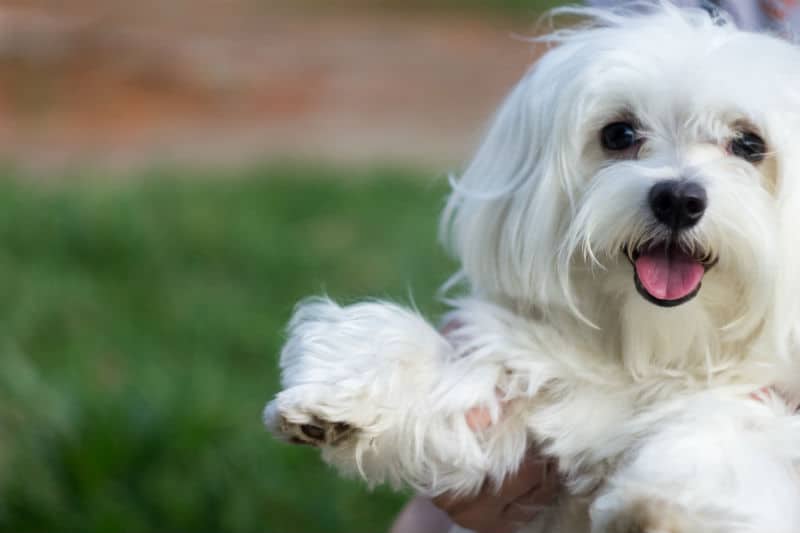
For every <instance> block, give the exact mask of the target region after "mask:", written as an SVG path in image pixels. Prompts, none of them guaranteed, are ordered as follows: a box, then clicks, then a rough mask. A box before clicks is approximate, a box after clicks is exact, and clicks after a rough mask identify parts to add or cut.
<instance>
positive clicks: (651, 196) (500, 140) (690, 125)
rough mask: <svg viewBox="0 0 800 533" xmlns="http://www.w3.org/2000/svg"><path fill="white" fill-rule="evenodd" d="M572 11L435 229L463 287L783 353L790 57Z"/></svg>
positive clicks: (787, 333) (736, 41)
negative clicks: (578, 22) (698, 322)
mask: <svg viewBox="0 0 800 533" xmlns="http://www.w3.org/2000/svg"><path fill="white" fill-rule="evenodd" d="M571 11H572V12H573V13H577V14H578V15H582V16H586V17H588V18H589V19H590V23H589V25H587V26H585V27H583V28H580V29H575V30H568V31H562V32H556V33H554V34H553V35H551V36H549V37H547V38H545V39H546V40H547V41H550V42H552V43H553V44H555V45H556V46H554V47H553V48H552V49H551V50H549V51H548V52H546V53H545V54H544V55H543V56H542V58H541V59H540V60H539V61H538V62H537V64H536V65H535V66H534V67H533V69H532V70H531V71H530V72H529V73H528V74H527V75H526V76H525V77H524V79H523V80H522V81H521V82H520V83H519V84H518V85H517V87H516V88H515V89H514V90H513V91H512V93H511V95H510V96H509V97H508V98H507V100H506V102H505V103H504V104H503V105H502V107H501V108H500V110H499V112H498V113H497V116H496V117H495V120H494V123H493V125H492V127H491V128H490V130H489V132H488V134H487V136H486V138H485V140H484V142H483V144H482V146H481V147H480V149H479V151H478V153H477V155H476V156H475V158H474V160H473V161H472V163H471V164H470V166H469V167H468V168H467V170H466V171H465V173H464V174H463V175H462V177H461V179H460V180H458V181H457V182H455V183H454V190H453V193H452V196H451V198H450V201H449V203H448V207H447V210H446V212H445V218H444V228H445V229H446V230H447V232H448V233H447V235H448V239H449V240H450V243H451V244H452V246H453V248H454V250H455V252H456V253H457V255H458V256H459V258H460V259H461V261H462V264H463V270H464V273H465V275H466V277H467V278H468V280H469V281H470V283H471V284H472V285H473V286H474V287H475V288H476V289H477V290H478V291H480V292H482V293H485V294H489V295H492V296H496V297H498V298H503V299H506V300H512V301H514V302H515V303H516V304H517V305H523V306H524V305H532V306H536V307H553V306H555V307H559V308H562V309H568V310H570V312H571V313H573V314H574V315H575V316H578V317H580V318H582V319H583V320H584V321H585V322H589V323H600V322H601V321H602V317H601V316H600V315H602V314H603V313H604V312H605V313H607V312H608V311H609V310H610V308H609V306H617V305H621V306H625V305H627V306H629V307H630V306H631V305H633V306H635V307H637V308H638V309H643V308H644V307H643V306H646V308H647V311H646V312H647V313H651V312H652V311H651V310H652V309H656V310H658V311H656V313H667V314H669V315H667V314H664V315H658V316H664V317H667V316H671V317H674V316H676V315H680V314H681V313H683V314H687V316H699V315H698V314H697V313H704V316H711V317H713V320H711V322H713V324H714V325H715V326H718V327H720V328H727V330H726V331H728V334H729V335H731V336H733V337H739V338H744V337H748V336H750V337H752V336H753V335H754V334H755V333H756V332H760V333H763V332H765V330H766V329H769V330H770V332H771V333H774V334H775V335H777V336H778V337H780V338H781V342H782V343H784V344H785V341H786V340H788V339H789V338H790V337H791V336H792V328H793V327H794V324H795V323H796V319H797V317H798V316H800V315H799V314H798V312H797V311H798V306H797V305H796V303H795V301H796V300H800V250H798V249H797V245H798V244H800V223H798V222H797V221H796V220H797V218H798V216H800V191H798V187H800V50H798V48H796V47H795V46H794V45H792V44H790V43H789V42H787V41H784V40H781V39H779V38H777V37H771V36H766V35H759V34H754V33H748V32H744V31H740V30H738V29H736V28H735V27H734V26H733V25H732V24H731V23H730V22H727V21H726V20H724V19H721V18H719V16H718V15H714V14H709V13H707V12H706V11H704V10H699V9H697V10H681V9H678V8H675V7H672V6H670V5H667V4H663V5H659V6H656V7H655V8H652V9H651V10H650V11H648V12H645V13H641V12H635V13H634V12H620V11H616V12H614V11H612V12H609V11H599V10H594V9H575V10H571ZM611 309H612V310H616V309H618V307H611ZM690 311H691V313H694V314H693V315H688V313H690ZM773 337H774V336H773Z"/></svg>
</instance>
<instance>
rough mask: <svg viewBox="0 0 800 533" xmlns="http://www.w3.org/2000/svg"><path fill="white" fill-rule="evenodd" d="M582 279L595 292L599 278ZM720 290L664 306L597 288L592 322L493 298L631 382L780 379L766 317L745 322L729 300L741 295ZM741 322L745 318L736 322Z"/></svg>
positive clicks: (589, 306) (587, 306)
mask: <svg viewBox="0 0 800 533" xmlns="http://www.w3.org/2000/svg"><path fill="white" fill-rule="evenodd" d="M578 283H581V284H585V287H584V289H583V290H586V291H596V290H597V289H596V286H597V284H598V281H597V280H596V279H594V280H588V279H587V280H583V281H582V282H581V281H579V282H578ZM590 285H591V286H590ZM578 287H580V285H579V286H578ZM576 288H577V287H576ZM719 292H721V291H715V290H714V289H713V285H712V288H709V289H708V294H701V295H699V296H698V297H697V298H696V299H695V300H693V301H690V302H687V303H685V304H683V305H681V306H679V307H677V308H663V307H658V306H656V305H654V304H652V303H650V302H648V301H646V300H645V299H644V298H642V297H641V296H640V295H639V294H638V293H636V292H635V291H625V292H622V293H619V292H616V293H605V294H603V295H602V296H598V295H597V294H596V292H595V293H594V294H593V297H592V298H588V299H585V300H583V301H579V302H578V304H579V305H580V307H581V310H582V311H584V312H585V314H586V316H587V317H590V319H591V320H592V321H593V323H594V324H593V325H594V327H593V325H590V324H587V323H586V322H584V321H583V320H581V318H580V317H576V316H575V314H574V313H573V312H572V311H571V310H569V309H566V308H563V307H559V306H540V305H534V306H531V305H530V304H528V303H523V302H519V301H515V300H514V299H512V298H509V297H507V296H503V297H495V298H492V299H493V300H494V301H495V302H496V303H499V304H501V305H502V306H503V307H506V308H507V309H509V310H511V311H512V312H514V313H515V314H519V315H522V316H526V317H527V318H528V319H529V320H531V321H532V322H535V323H537V324H544V325H547V326H548V327H553V328H555V329H556V330H559V331H561V332H562V335H564V336H565V338H570V339H571V342H574V343H576V344H579V345H583V346H584V347H585V350H584V353H587V354H591V356H592V357H593V358H595V360H594V361H593V362H594V363H597V362H600V361H602V362H604V363H605V364H608V365H613V366H617V367H620V366H621V367H622V368H623V369H624V374H625V375H627V376H628V377H629V379H630V380H631V382H632V383H648V382H655V381H658V382H662V383H663V382H664V381H665V380H668V381H672V382H675V383H682V384H683V385H685V386H688V387H705V386H708V385H712V384H714V385H727V384H748V385H749V384H753V385H754V386H755V385H759V384H761V385H768V384H771V383H773V382H775V381H776V380H777V379H778V378H779V377H780V372H781V371H780V368H781V367H782V366H783V365H781V364H780V361H779V360H778V359H777V358H776V357H775V350H774V348H773V347H772V346H770V342H769V340H768V338H767V337H768V336H767V335H765V334H764V330H765V326H764V320H763V314H762V316H761V320H755V321H753V322H752V323H746V324H745V323H744V322H743V321H742V320H741V319H740V316H739V310H740V309H741V307H742V305H744V304H743V303H741V302H737V301H735V300H734V299H732V297H731V295H737V294H738V295H739V297H741V296H740V295H741V293H740V292H737V291H727V298H728V300H726V296H724V295H723V296H722V297H721V296H720V294H719ZM578 293H579V294H580V293H581V292H580V288H579V290H578ZM587 294H588V292H587ZM737 319H740V320H739V322H742V323H741V324H740V325H734V326H731V324H737V322H736V321H737Z"/></svg>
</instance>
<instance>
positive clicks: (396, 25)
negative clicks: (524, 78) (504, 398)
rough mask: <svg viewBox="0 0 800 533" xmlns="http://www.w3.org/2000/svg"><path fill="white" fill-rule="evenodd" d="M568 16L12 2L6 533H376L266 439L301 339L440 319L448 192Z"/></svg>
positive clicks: (3, 330) (489, 10)
mask: <svg viewBox="0 0 800 533" xmlns="http://www.w3.org/2000/svg"><path fill="white" fill-rule="evenodd" d="M556 3H558V2H554V1H541V0H483V1H482V0H414V1H408V0H362V1H358V0H337V1H335V2H333V1H332V0H285V1H283V2H281V1H273V0H138V1H136V2H129V1H123V0H69V2H65V1H63V0H16V1H15V0H0V175H2V178H0V221H1V222H0V530H2V531H14V532H26V531H37V532H38V531H86V532H94V531H119V532H122V533H124V532H133V531H136V532H139V531H156V530H158V531H214V532H218V533H224V532H229V531H231V532H232V531H243V532H259V531H261V532H263V531H266V532H276V533H277V532H285V533H292V532H342V533H344V532H348V533H359V532H373V531H383V530H385V529H386V528H387V527H388V525H389V524H390V522H391V520H392V518H393V516H394V514H395V513H396V512H397V511H398V509H399V508H400V507H401V506H402V504H403V502H404V501H405V500H406V499H407V497H408V496H409V495H408V494H393V493H391V492H389V491H388V490H377V491H374V492H368V491H366V490H365V489H364V488H363V487H362V485H361V484H360V483H358V482H352V481H350V482H349V481H344V480H341V479H340V478H339V477H338V476H337V475H336V474H335V473H334V472H333V471H332V470H330V469H329V468H327V467H325V466H324V465H323V464H322V463H321V461H320V459H319V457H318V454H317V453H316V452H315V451H314V450H310V449H306V448H302V447H289V446H285V445H282V444H279V443H277V442H275V441H274V440H273V439H271V438H270V437H269V436H268V435H267V434H266V432H265V431H264V430H263V428H262V425H261V422H260V415H261V410H262V408H263V406H264V404H265V403H266V401H267V400H268V399H270V398H271V397H272V396H273V395H274V394H275V392H276V391H277V389H278V373H277V354H278V350H279V347H280V345H281V342H282V339H283V327H284V325H285V323H286V321H287V320H288V318H289V316H290V313H291V310H292V307H293V305H294V303H295V302H296V301H297V300H298V299H300V298H302V297H304V296H307V295H311V294H319V293H321V292H327V293H328V294H330V295H331V296H333V297H335V298H337V299H339V300H341V301H344V302H348V301H354V300H356V299H358V298H362V297H365V296H378V297H388V298H392V299H395V300H398V301H401V302H409V301H411V300H412V299H413V300H414V301H415V302H416V304H417V305H418V306H419V307H420V308H421V309H422V310H423V311H424V312H425V313H426V314H428V315H429V316H431V317H432V318H433V319H435V317H436V316H437V314H438V313H439V312H441V306H440V304H439V303H437V301H436V297H435V293H436V289H437V288H438V287H439V285H441V284H442V283H443V282H444V281H445V279H446V278H447V276H448V275H449V274H450V273H452V271H453V270H454V268H455V266H454V264H453V263H452V262H451V261H450V260H449V259H448V258H447V257H446V256H445V255H444V253H443V252H442V251H441V250H440V247H439V245H438V244H437V242H436V222H437V216H438V212H439V210H440V208H441V207H442V205H443V199H444V196H445V194H446V191H447V186H446V179H445V177H446V175H447V173H448V172H451V171H457V170H458V169H459V168H460V166H461V164H463V162H464V161H465V159H466V158H467V157H468V156H469V154H470V152H471V151H472V150H473V149H474V147H475V145H476V142H477V140H478V139H479V137H480V133H481V131H482V128H483V126H484V124H485V123H486V121H487V119H488V118H489V116H490V115H491V113H492V111H493V110H494V109H495V108H496V106H497V105H498V103H499V102H500V101H501V99H502V97H503V95H504V94H505V93H506V92H507V91H508V90H509V88H510V87H511V85H512V84H513V83H514V82H515V81H516V80H517V79H518V78H519V77H520V76H521V75H522V73H523V72H524V70H525V68H526V67H527V65H528V64H529V63H530V62H531V61H532V60H533V58H534V57H535V55H536V53H537V51H536V49H535V47H534V46H533V45H532V44H531V43H529V42H526V41H525V40H524V39H523V38H522V36H529V35H532V32H533V31H534V30H533V28H534V23H535V22H536V19H537V17H538V16H539V14H540V13H541V12H542V11H543V10H544V9H546V8H548V7H552V6H553V5H554V4H556Z"/></svg>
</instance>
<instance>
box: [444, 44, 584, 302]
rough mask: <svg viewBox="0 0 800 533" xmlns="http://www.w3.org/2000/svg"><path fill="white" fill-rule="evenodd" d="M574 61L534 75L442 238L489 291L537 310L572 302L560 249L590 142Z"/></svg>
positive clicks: (499, 123)
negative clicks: (564, 286) (578, 113)
mask: <svg viewBox="0 0 800 533" xmlns="http://www.w3.org/2000/svg"><path fill="white" fill-rule="evenodd" d="M572 55H573V54H572V51H571V50H569V47H559V48H556V49H554V50H552V51H550V52H548V53H547V54H546V55H545V56H544V57H543V58H542V60H540V61H539V63H538V64H536V65H535V67H534V68H533V69H532V70H531V71H530V72H528V74H527V75H526V76H525V77H524V78H523V79H522V81H520V82H519V84H518V85H517V86H516V87H515V88H514V89H513V91H512V92H511V94H510V95H509V96H508V97H507V98H506V100H505V102H504V103H503V104H502V106H501V107H500V109H499V110H498V112H497V114H496V115H495V117H494V119H493V122H492V124H491V126H490V128H489V131H488V133H487V134H486V136H485V138H484V139H483V142H482V144H481V145H480V147H479V149H478V151H477V153H476V155H475V157H474V158H473V160H472V162H471V163H470V164H469V166H468V167H467V169H466V171H465V172H464V173H463V174H462V175H461V176H460V178H459V179H456V180H453V183H452V186H453V190H452V193H451V195H450V198H449V200H448V203H447V207H446V209H445V212H444V215H443V218H442V226H441V232H442V238H443V240H444V242H445V244H446V245H447V246H448V247H449V249H450V250H451V251H452V252H453V253H454V255H456V256H457V257H458V258H459V259H460V260H461V263H462V268H463V274H464V275H465V277H466V278H467V280H468V282H469V283H470V284H471V285H472V286H473V287H474V288H476V289H478V290H480V291H481V292H484V293H488V294H490V295H500V296H502V297H506V298H508V297H510V298H511V299H513V300H514V301H517V302H519V303H526V304H529V305H543V304H550V303H554V302H561V301H563V294H562V290H561V284H560V283H559V280H558V270H559V268H558V265H557V261H558V251H559V245H560V243H561V242H562V234H563V231H564V226H565V222H566V221H568V220H569V216H570V213H571V212H572V202H571V191H573V190H574V187H573V184H572V181H573V180H576V179H578V175H577V174H578V172H577V170H576V167H577V165H578V163H579V160H580V150H581V144H582V142H583V140H582V139H580V134H581V129H580V128H579V127H577V125H576V124H575V111H574V108H573V109H571V107H573V106H574V105H575V104H577V103H578V99H577V98H576V97H577V95H576V94H574V92H575V91H576V88H575V87H574V86H575V83H574V76H572V77H571V76H570V70H571V69H570V68H568V65H569V64H570V61H569V59H570V56H572ZM570 93H573V94H570Z"/></svg>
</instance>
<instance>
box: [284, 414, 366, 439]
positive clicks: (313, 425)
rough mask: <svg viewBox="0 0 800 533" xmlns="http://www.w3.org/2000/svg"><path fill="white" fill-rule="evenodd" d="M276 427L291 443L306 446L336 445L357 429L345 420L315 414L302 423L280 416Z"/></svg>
mask: <svg viewBox="0 0 800 533" xmlns="http://www.w3.org/2000/svg"><path fill="white" fill-rule="evenodd" d="M277 429H278V431H279V432H280V433H281V435H283V436H284V437H285V438H286V439H287V440H288V441H289V442H291V443H292V444H304V445H308V446H336V445H338V444H341V443H342V442H344V441H345V440H347V439H348V438H350V437H351V436H352V435H353V434H354V433H355V432H356V431H357V430H356V428H354V427H353V426H351V425H350V424H348V423H346V422H329V421H327V420H322V419H321V418H318V417H316V416H314V417H311V420H310V421H309V422H307V423H304V424H298V423H294V422H290V421H289V420H287V419H286V418H285V417H283V416H281V417H280V418H279V421H278V427H277Z"/></svg>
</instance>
